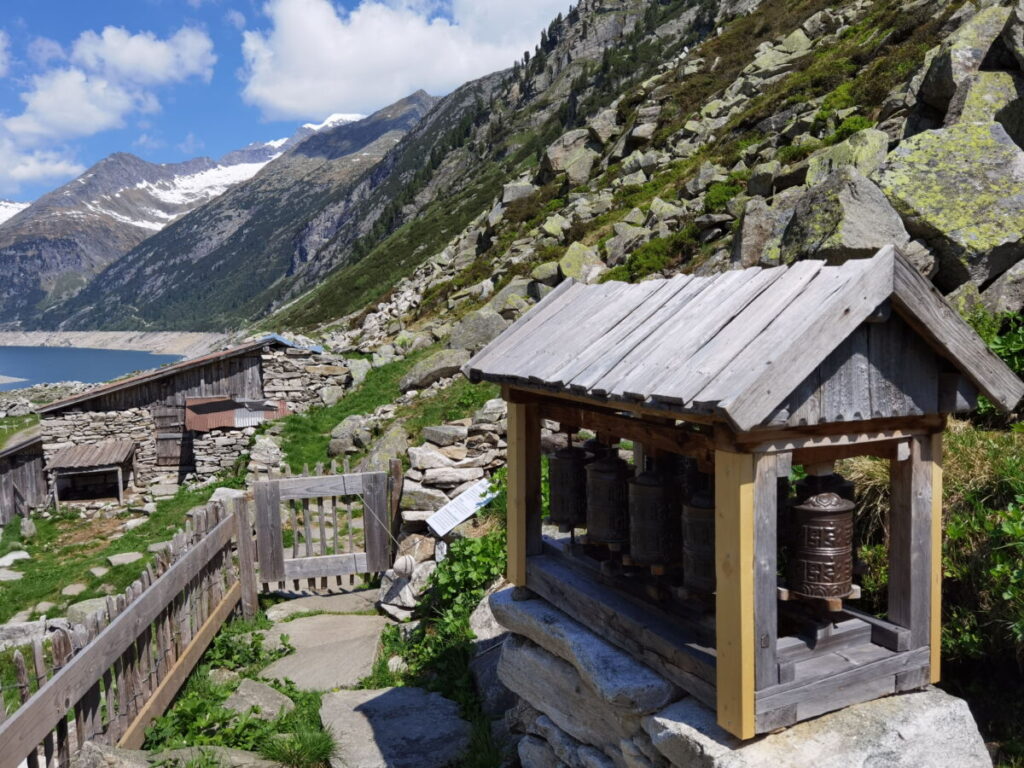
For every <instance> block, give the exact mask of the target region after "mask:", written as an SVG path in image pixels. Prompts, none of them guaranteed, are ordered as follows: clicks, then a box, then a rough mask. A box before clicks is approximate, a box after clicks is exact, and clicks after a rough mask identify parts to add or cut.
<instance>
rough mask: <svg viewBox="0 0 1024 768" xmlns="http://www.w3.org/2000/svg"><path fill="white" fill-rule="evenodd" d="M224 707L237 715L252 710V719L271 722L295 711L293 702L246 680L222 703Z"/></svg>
mask: <svg viewBox="0 0 1024 768" xmlns="http://www.w3.org/2000/svg"><path fill="white" fill-rule="evenodd" d="M224 706H225V707H227V708H228V709H230V710H233V711H235V712H238V713H239V714H245V713H246V712H249V711H250V710H253V716H254V717H258V718H259V719H260V720H273V719H275V718H276V717H277V716H278V715H282V714H285V713H288V712H291V711H292V710H293V709H295V702H294V701H292V700H291V699H289V698H288V697H287V696H285V695H284V694H283V693H281V692H279V691H276V690H274V689H273V688H271V687H270V686H269V685H267V684H266V683H261V682H259V681H258V680H249V679H248V678H246V679H245V680H242V682H241V683H240V684H239V686H238V688H237V689H235V692H234V693H232V694H231V695H230V696H229V697H228V699H227V701H225V702H224Z"/></svg>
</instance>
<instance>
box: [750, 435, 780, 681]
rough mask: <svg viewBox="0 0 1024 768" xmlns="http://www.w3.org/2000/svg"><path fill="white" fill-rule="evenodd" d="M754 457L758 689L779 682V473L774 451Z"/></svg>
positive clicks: (756, 670) (755, 615)
mask: <svg viewBox="0 0 1024 768" xmlns="http://www.w3.org/2000/svg"><path fill="white" fill-rule="evenodd" d="M754 461H755V476H754V631H755V632H756V634H757V642H756V643H755V648H754V654H755V658H754V677H755V680H756V687H757V690H761V689H762V688H768V687H769V686H772V685H775V684H777V683H778V682H779V666H778V662H777V660H776V644H777V643H778V638H779V598H778V586H779V579H778V571H779V557H778V552H779V544H778V513H779V500H778V495H779V494H778V488H779V476H778V475H779V473H778V461H777V456H776V455H775V454H760V455H758V456H756V457H755V459H754Z"/></svg>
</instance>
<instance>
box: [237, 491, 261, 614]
mask: <svg viewBox="0 0 1024 768" xmlns="http://www.w3.org/2000/svg"><path fill="white" fill-rule="evenodd" d="M246 506H247V505H246V501H245V499H244V498H238V499H232V500H231V511H232V513H233V514H234V516H235V535H236V536H237V539H238V580H239V582H240V583H241V585H242V618H244V619H245V620H246V621H248V620H250V619H252V618H253V617H255V616H256V612H257V611H258V610H259V607H260V604H259V598H258V597H257V587H256V558H254V557H253V547H252V526H251V525H250V524H249V512H248V510H247V509H246Z"/></svg>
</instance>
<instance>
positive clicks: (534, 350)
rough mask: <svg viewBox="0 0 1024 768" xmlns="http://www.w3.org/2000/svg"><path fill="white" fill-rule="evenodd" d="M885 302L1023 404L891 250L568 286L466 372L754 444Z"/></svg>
mask: <svg viewBox="0 0 1024 768" xmlns="http://www.w3.org/2000/svg"><path fill="white" fill-rule="evenodd" d="M608 286H610V287H608ZM812 286H813V287H812ZM701 302H703V303H701ZM885 302H890V303H891V306H892V308H893V309H894V310H895V311H896V312H897V313H898V314H899V315H900V316H901V317H902V318H903V319H904V320H905V321H906V322H907V323H908V324H909V325H910V326H911V327H912V328H913V329H914V330H915V332H917V333H918V334H919V335H920V336H921V337H922V338H923V339H925V341H927V343H928V344H929V345H930V346H931V347H932V348H933V349H934V350H935V351H936V352H937V353H939V354H940V355H942V356H943V357H945V358H946V359H947V360H948V361H949V362H950V363H951V364H953V365H954V366H955V367H956V368H957V369H958V370H959V371H960V372H961V373H962V375H963V376H964V377H965V378H967V379H968V380H969V381H971V382H972V383H973V384H974V385H975V386H976V387H977V388H978V390H979V391H981V392H982V393H983V394H985V395H986V396H987V397H988V398H989V399H990V400H991V401H992V402H993V403H995V404H996V405H997V406H999V407H1000V408H1002V409H1004V410H1007V411H1009V410H1012V409H1013V408H1014V407H1015V406H1016V405H1017V403H1018V402H1019V401H1020V399H1021V397H1024V382H1022V381H1021V380H1020V379H1018V378H1017V376H1015V375H1014V374H1013V372H1012V371H1011V370H1010V369H1009V368H1008V367H1007V366H1006V365H1005V363H1003V362H1002V360H1000V359H999V357H997V356H996V355H995V354H994V353H993V352H992V351H991V350H990V349H989V348H988V346H987V345H986V344H985V343H984V341H983V340H982V339H981V338H980V337H979V336H978V335H977V334H976V333H975V332H974V331H973V329H971V327H970V326H969V325H967V323H966V322H964V320H963V319H962V318H961V317H960V316H959V314H957V312H956V311H955V310H953V309H952V307H950V306H949V304H948V303H947V302H946V301H945V299H944V298H943V297H942V295H941V294H940V293H939V292H938V291H937V290H936V289H935V288H934V287H933V286H932V284H931V282H930V281H928V280H927V279H926V278H925V277H923V276H922V275H920V274H919V273H918V272H917V271H916V270H915V269H914V268H913V266H912V265H911V264H910V263H909V262H907V261H906V260H905V259H904V258H903V257H902V256H900V255H899V254H897V252H896V250H895V248H893V247H891V246H890V247H886V248H883V249H882V250H881V251H879V253H878V254H877V255H875V256H874V257H872V258H871V259H862V260H855V261H850V262H847V263H846V264H843V265H841V266H826V265H824V264H822V263H821V262H798V263H797V264H794V265H793V266H792V267H776V268H773V269H768V270H762V269H759V268H752V269H749V270H740V271H733V272H727V273H723V274H721V275H716V276H712V277H706V278H691V277H686V276H681V277H678V278H675V279H674V280H672V281H658V282H655V283H641V284H640V285H635V286H624V285H622V284H619V285H617V286H612V285H611V284H605V285H604V286H582V285H579V284H577V283H573V282H572V281H570V280H567V281H565V282H563V283H562V284H561V285H559V286H558V288H556V289H555V291H553V292H552V293H551V294H550V295H549V296H548V297H546V298H545V299H544V300H543V301H542V302H540V303H539V304H538V305H537V306H536V307H535V308H534V309H533V310H531V311H530V312H528V313H527V314H526V315H524V316H523V317H522V318H520V319H519V320H518V321H517V322H516V323H515V324H513V325H512V326H511V327H510V328H509V329H508V330H506V331H505V332H504V333H503V334H501V335H500V336H499V337H498V338H497V339H495V340H494V341H492V342H491V343H490V344H488V345H487V346H486V347H485V348H484V349H483V350H481V351H480V352H479V353H478V354H477V355H475V356H474V357H473V359H472V360H470V361H469V363H468V364H467V365H466V366H465V367H464V368H463V373H464V374H465V375H466V376H467V377H469V378H470V379H471V380H473V381H481V380H484V381H491V382H495V383H500V384H506V385H508V386H512V387H520V388H523V389H530V390H534V391H541V392H546V393H549V394H551V395H554V396H558V395H559V394H562V395H570V396H572V397H574V398H577V399H580V398H582V399H585V400H589V401H592V402H595V403H600V404H602V405H610V406H615V405H616V404H620V405H622V406H628V407H630V408H636V407H637V406H642V407H644V408H645V409H649V410H651V411H653V412H657V413H664V415H665V416H673V415H675V416H676V417H677V418H680V419H685V418H686V417H687V416H690V417H693V416H700V417H702V418H704V419H707V418H708V417H709V416H710V417H713V418H716V419H719V420H723V421H727V422H729V423H730V424H731V425H732V426H733V427H734V428H735V429H737V430H739V431H744V432H745V431H749V430H752V429H755V428H757V427H758V426H760V425H762V424H764V423H765V422H766V421H767V420H768V419H769V418H770V417H771V416H772V414H773V413H774V412H775V411H776V410H777V409H778V408H779V407H780V406H781V405H782V404H783V403H785V401H786V400H787V398H788V397H789V396H790V395H791V394H792V393H793V392H794V391H795V390H796V389H797V388H798V387H799V386H800V384H801V383H802V382H803V381H804V379H805V378H806V377H807V376H809V375H810V374H811V373H812V372H813V371H814V370H815V369H816V368H818V366H820V365H821V364H822V363H823V362H824V361H825V359H826V358H827V357H828V356H829V355H830V354H831V353H832V352H833V351H834V350H835V349H836V347H838V346H839V344H841V343H842V342H843V341H844V340H845V339H846V338H847V337H848V336H849V335H850V334H851V333H853V332H854V330H856V329H857V328H858V327H859V326H860V325H861V324H862V323H864V322H865V321H867V320H868V319H869V318H870V317H871V315H872V314H873V313H874V312H875V311H876V310H877V309H878V308H879V307H880V306H881V305H882V304H884V303H885ZM654 305H658V306H657V307H655V306H654ZM645 331H646V332H649V333H648V335H644V334H645ZM676 352H679V354H678V355H676V354H675V353H676Z"/></svg>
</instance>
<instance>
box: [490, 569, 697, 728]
mask: <svg viewBox="0 0 1024 768" xmlns="http://www.w3.org/2000/svg"><path fill="white" fill-rule="evenodd" d="M490 606H491V611H493V613H494V618H495V619H497V621H498V623H499V624H501V625H502V626H503V627H505V628H506V629H508V630H511V631H512V632H514V633H516V634H517V635H523V636H525V637H527V638H529V639H530V640H532V641H533V642H534V643H536V644H537V645H539V646H540V647H541V648H543V649H544V650H546V651H548V652H549V653H553V654H555V655H556V656H558V657H559V658H561V659H563V660H564V661H567V662H569V663H570V664H572V666H573V667H574V668H575V669H576V671H577V672H578V673H579V675H580V677H582V678H583V680H584V681H586V683H587V684H588V685H589V686H590V688H592V689H593V691H594V692H595V693H596V694H597V695H598V696H599V697H600V698H601V699H602V700H603V701H604V702H605V703H607V704H610V705H612V706H614V707H620V708H622V709H625V710H627V711H629V712H632V713H634V714H649V713H651V712H654V711H656V710H658V709H660V708H661V707H664V706H665V705H667V704H668V703H669V702H671V701H674V700H675V699H677V698H679V696H680V695H682V691H680V690H679V689H678V688H677V687H676V686H675V685H673V684H672V683H670V682H669V681H668V680H666V679H665V678H663V677H662V676H661V675H659V674H657V673H656V672H653V671H652V670H651V669H650V668H649V667H646V666H644V665H643V664H641V663H639V662H638V661H636V660H635V659H633V657H632V656H630V655H629V654H627V653H625V652H624V651H622V650H620V649H618V648H616V647H615V646H614V645H612V644H611V643H609V642H607V641H605V640H602V639H601V638H600V637H598V636H597V635H595V634H594V633H593V632H591V631H590V630H589V629H587V628H586V627H584V626H583V625H582V624H580V623H579V622H577V621H575V620H574V619H572V618H570V617H569V616H568V615H566V614H565V613H562V611H560V610H558V609H557V608H555V607H554V606H553V605H551V603H549V602H547V601H546V600H541V599H535V600H519V601H517V600H513V599H512V590H511V589H506V590H502V591H500V592H495V593H494V594H493V595H491V598H490Z"/></svg>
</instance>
